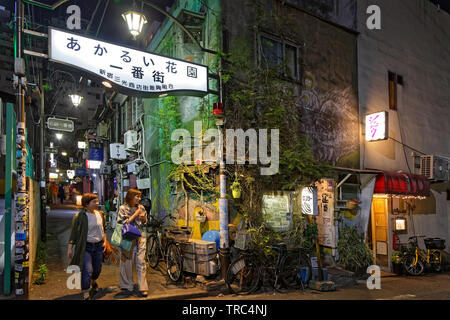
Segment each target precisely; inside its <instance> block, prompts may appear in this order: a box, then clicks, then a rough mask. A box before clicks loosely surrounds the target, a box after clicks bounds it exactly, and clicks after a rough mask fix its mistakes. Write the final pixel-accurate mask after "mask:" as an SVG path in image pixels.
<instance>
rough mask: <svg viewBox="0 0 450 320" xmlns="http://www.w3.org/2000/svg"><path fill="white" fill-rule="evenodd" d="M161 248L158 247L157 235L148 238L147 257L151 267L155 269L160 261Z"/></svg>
mask: <svg viewBox="0 0 450 320" xmlns="http://www.w3.org/2000/svg"><path fill="white" fill-rule="evenodd" d="M159 256H160V254H159V248H158V241H157V239H156V236H150V238H148V240H147V254H146V259H147V262H148V264H149V265H150V267H152V268H153V269H156V267H157V266H158V262H159Z"/></svg>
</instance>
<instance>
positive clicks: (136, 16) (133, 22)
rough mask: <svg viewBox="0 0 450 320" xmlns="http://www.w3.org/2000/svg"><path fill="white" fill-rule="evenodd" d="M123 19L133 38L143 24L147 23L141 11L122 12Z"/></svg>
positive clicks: (139, 31)
mask: <svg viewBox="0 0 450 320" xmlns="http://www.w3.org/2000/svg"><path fill="white" fill-rule="evenodd" d="M122 17H123V19H124V20H125V22H126V23H127V25H128V30H130V33H131V35H132V36H133V38H136V37H137V36H138V35H139V34H140V33H141V31H142V28H143V27H144V24H146V23H147V18H145V16H144V15H143V14H142V13H139V12H136V11H127V12H125V13H123V14H122Z"/></svg>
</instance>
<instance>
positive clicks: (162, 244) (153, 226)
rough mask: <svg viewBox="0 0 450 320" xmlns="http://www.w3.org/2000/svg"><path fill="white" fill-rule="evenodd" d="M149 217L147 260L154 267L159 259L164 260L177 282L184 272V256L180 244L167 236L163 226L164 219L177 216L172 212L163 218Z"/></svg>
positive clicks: (173, 279) (171, 275) (169, 274)
mask: <svg viewBox="0 0 450 320" xmlns="http://www.w3.org/2000/svg"><path fill="white" fill-rule="evenodd" d="M149 217H150V219H149V222H148V224H147V225H148V227H149V228H148V231H149V236H148V239H147V252H146V260H147V262H148V264H149V265H150V267H152V268H153V269H156V268H157V266H158V264H159V261H161V260H163V261H164V262H165V264H166V271H167V274H168V276H169V278H170V279H171V280H172V281H174V282H177V281H179V280H180V279H181V276H182V272H183V257H182V255H181V252H180V248H179V244H178V243H177V242H176V241H175V240H174V239H173V238H171V237H167V235H166V234H165V232H164V228H163V224H164V220H165V219H166V218H167V217H169V218H171V219H175V217H173V216H172V215H170V214H169V215H165V216H164V217H163V218H162V219H157V218H155V217H153V216H149Z"/></svg>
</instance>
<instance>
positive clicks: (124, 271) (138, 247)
mask: <svg viewBox="0 0 450 320" xmlns="http://www.w3.org/2000/svg"><path fill="white" fill-rule="evenodd" d="M141 194H142V193H141V191H139V190H136V189H129V190H128V192H127V195H126V197H125V199H124V202H125V203H124V204H123V205H121V206H120V208H119V212H118V214H117V223H119V224H123V229H122V236H123V237H125V236H124V232H126V231H129V230H132V231H133V232H132V233H131V234H133V233H135V231H134V230H136V231H137V232H138V233H140V236H136V237H135V238H134V239H132V245H131V249H130V250H129V251H126V250H125V249H123V248H121V256H120V288H121V290H122V291H121V292H120V293H119V295H120V296H124V297H126V296H130V295H132V294H133V262H135V263H136V270H137V278H138V286H139V292H140V295H141V296H143V297H146V296H147V295H148V284H147V269H146V262H145V252H146V245H147V239H146V237H145V225H146V223H147V211H146V210H145V208H144V206H142V205H140V204H139V202H140V201H141ZM137 229H138V230H137ZM139 231H140V232H139ZM130 240H131V239H130Z"/></svg>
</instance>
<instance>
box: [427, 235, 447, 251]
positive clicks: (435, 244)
mask: <svg viewBox="0 0 450 320" xmlns="http://www.w3.org/2000/svg"><path fill="white" fill-rule="evenodd" d="M423 241H424V242H425V247H427V249H439V250H442V249H445V239H441V238H425V239H423Z"/></svg>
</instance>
